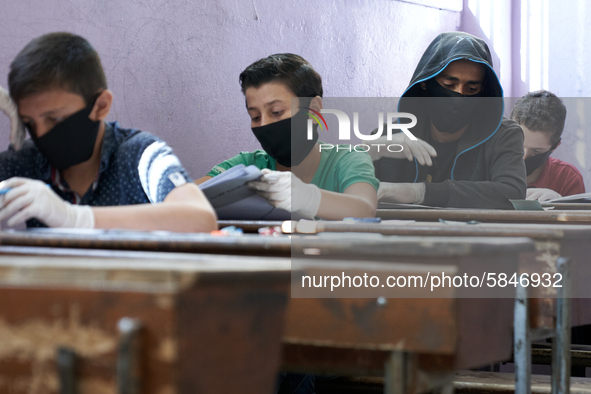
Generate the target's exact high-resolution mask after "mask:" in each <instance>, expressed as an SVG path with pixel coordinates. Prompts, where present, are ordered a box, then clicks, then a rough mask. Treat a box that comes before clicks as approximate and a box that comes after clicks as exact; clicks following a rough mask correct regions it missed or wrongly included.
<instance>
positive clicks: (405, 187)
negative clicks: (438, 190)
mask: <svg viewBox="0 0 591 394" xmlns="http://www.w3.org/2000/svg"><path fill="white" fill-rule="evenodd" d="M425 190H426V187H425V184H424V183H422V182H420V183H389V182H380V188H379V189H378V201H383V202H394V203H399V204H421V203H422V202H423V201H424V200H425Z"/></svg>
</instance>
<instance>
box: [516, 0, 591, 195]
mask: <svg viewBox="0 0 591 394" xmlns="http://www.w3.org/2000/svg"><path fill="white" fill-rule="evenodd" d="M589 25H591V4H589V2H587V1H575V0H567V1H564V0H513V21H512V28H513V50H512V55H513V96H514V97H521V96H522V95H523V94H525V93H526V92H528V91H532V90H537V89H542V88H543V89H547V90H550V91H552V92H554V93H556V94H557V95H558V96H560V97H563V98H564V101H565V105H566V106H567V110H568V114H567V120H566V126H565V129H564V133H563V135H562V145H561V146H559V147H558V149H556V151H555V152H554V153H553V154H552V155H553V156H554V157H556V158H558V159H561V160H564V161H567V162H569V163H571V164H573V165H575V166H576V167H577V168H578V169H579V171H580V172H581V174H582V175H583V178H584V180H585V185H586V187H587V188H588V189H591V151H590V150H589V147H590V146H591V132H590V131H591V116H589V113H590V110H589V109H590V108H591V85H590V83H589V81H591V78H589V65H591V51H589V48H590V47H591V34H589ZM573 98H583V99H582V100H581V99H573ZM588 191H589V190H588Z"/></svg>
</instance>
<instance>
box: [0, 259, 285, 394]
mask: <svg viewBox="0 0 591 394" xmlns="http://www.w3.org/2000/svg"><path fill="white" fill-rule="evenodd" d="M0 255H1V258H0V342H1V343H2V346H0V391H2V392H11V393H21V392H23V393H25V392H32V391H34V390H35V387H37V388H39V387H43V388H44V390H46V391H43V392H59V391H60V390H59V381H58V377H57V373H56V372H57V368H56V351H57V348H59V347H67V348H68V349H72V350H73V351H74V352H75V354H76V361H75V363H76V365H75V368H74V371H75V373H74V374H73V375H74V378H75V379H76V383H77V384H78V387H79V388H80V390H81V392H117V386H116V380H115V371H116V368H115V365H116V362H117V359H118V357H121V354H120V353H121V352H122V350H121V349H122V347H121V346H122V345H121V342H120V341H121V335H120V334H119V333H118V330H117V324H118V321H119V319H121V318H124V317H129V318H133V319H137V320H139V321H140V322H141V325H142V330H141V333H140V336H139V354H140V355H141V356H140V357H141V358H140V360H141V361H139V362H140V365H141V367H140V368H139V369H138V370H133V371H131V373H130V374H129V375H130V376H131V379H139V381H140V387H141V392H146V393H162V392H178V393H194V392H240V391H242V389H243V388H244V385H248V387H254V388H256V391H257V392H272V390H273V388H274V387H275V382H276V378H277V371H278V368H279V363H280V351H281V336H282V332H283V325H284V313H285V308H286V305H287V301H288V297H289V295H288V294H289V293H288V290H289V281H290V262H289V260H288V259H279V258H263V257H257V258H253V257H240V256H233V257H232V259H228V258H223V257H222V256H216V255H190V256H187V255H183V254H158V253H146V252H123V251H102V250H86V251H81V250H71V249H67V250H63V249H58V248H19V247H7V248H2V250H1V251H0ZM125 392H131V391H125Z"/></svg>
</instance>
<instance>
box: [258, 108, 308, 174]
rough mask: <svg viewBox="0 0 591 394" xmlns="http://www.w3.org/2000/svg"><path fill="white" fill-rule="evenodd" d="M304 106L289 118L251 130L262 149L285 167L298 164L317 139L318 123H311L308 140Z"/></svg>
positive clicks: (306, 116) (306, 117)
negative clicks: (310, 133)
mask: <svg viewBox="0 0 591 394" xmlns="http://www.w3.org/2000/svg"><path fill="white" fill-rule="evenodd" d="M306 112H307V111H306V110H305V109H304V108H300V110H299V111H298V113H297V114H295V115H294V116H293V117H291V118H287V119H283V120H280V121H278V122H275V123H269V124H267V125H264V126H260V127H253V128H252V132H253V133H254V136H255V137H256V138H257V140H259V142H260V143H261V146H262V147H263V150H264V151H265V152H267V153H268V154H269V156H271V157H272V158H273V159H275V160H276V161H277V163H279V164H281V165H282V166H285V167H293V166H297V165H299V164H300V163H301V162H302V161H304V159H305V158H306V156H308V154H309V153H310V152H311V151H312V149H313V148H314V145H315V144H316V141H318V125H317V124H314V125H313V133H312V139H311V140H308V115H307V114H306Z"/></svg>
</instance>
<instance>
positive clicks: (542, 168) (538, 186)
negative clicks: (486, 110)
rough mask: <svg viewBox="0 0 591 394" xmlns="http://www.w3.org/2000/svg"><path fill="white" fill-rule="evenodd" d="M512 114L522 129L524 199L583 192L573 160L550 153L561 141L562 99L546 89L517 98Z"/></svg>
mask: <svg viewBox="0 0 591 394" xmlns="http://www.w3.org/2000/svg"><path fill="white" fill-rule="evenodd" d="M511 118H512V119H513V120H514V121H516V122H517V123H519V125H520V126H521V128H522V129H523V134H524V137H525V139H524V144H523V159H524V160H525V169H526V171H527V199H528V200H538V201H546V200H551V199H553V198H559V197H564V196H570V195H573V194H579V193H585V183H584V182H583V177H582V176H581V173H580V172H579V170H577V169H576V167H575V166H573V165H572V164H569V163H566V162H564V161H562V160H558V159H555V158H553V157H550V155H551V154H552V152H554V149H556V148H557V147H558V146H559V145H560V137H561V135H562V131H563V130H564V122H565V121H566V107H565V106H564V104H563V102H562V100H561V99H560V98H558V97H556V95H555V94H553V93H551V92H548V91H547V90H539V91H536V92H530V93H527V94H526V95H525V96H523V97H522V98H520V99H519V101H517V103H515V106H514V107H513V110H512V111H511Z"/></svg>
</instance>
